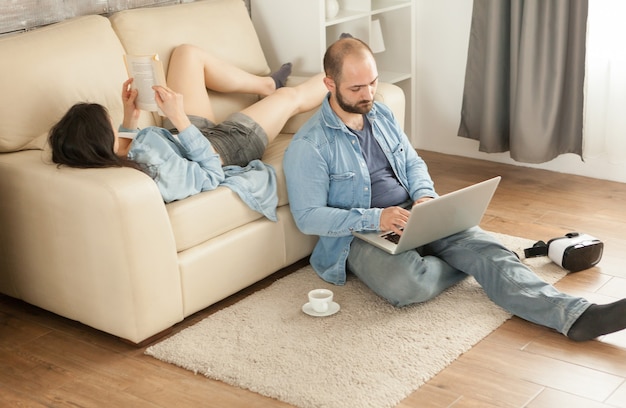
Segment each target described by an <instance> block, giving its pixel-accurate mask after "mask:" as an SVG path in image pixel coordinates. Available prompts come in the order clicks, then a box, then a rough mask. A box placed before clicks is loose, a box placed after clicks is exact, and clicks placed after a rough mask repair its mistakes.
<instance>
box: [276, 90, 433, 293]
mask: <svg viewBox="0 0 626 408" xmlns="http://www.w3.org/2000/svg"><path fill="white" fill-rule="evenodd" d="M367 118H368V120H369V121H370V123H371V124H372V132H373V135H374V138H375V139H376V141H377V142H378V143H379V144H380V146H381V148H382V150H383V152H384V153H385V156H386V157H387V160H389V163H390V164H391V167H392V169H393V171H394V173H395V175H396V177H397V178H398V181H399V182H400V183H401V184H402V185H403V186H404V187H405V188H406V190H407V191H408V193H409V195H410V196H411V199H413V200H417V199H418V198H421V197H424V196H430V197H436V196H437V194H436V192H435V190H434V185H433V181H432V179H431V178H430V175H429V173H428V168H427V166H426V163H425V162H424V161H423V160H422V158H420V157H419V156H418V155H417V153H416V151H415V149H414V148H413V147H412V146H411V143H410V142H409V140H408V138H407V137H406V135H405V134H404V132H403V131H402V129H401V128H400V127H399V125H398V123H397V121H396V120H395V118H394V117H393V113H392V112H391V110H390V109H389V108H388V107H386V106H385V105H383V104H380V103H378V102H375V103H374V106H373V108H372V110H371V111H370V112H369V113H368V114H367ZM283 166H284V171H285V177H286V180H287V192H288V194H289V205H290V208H291V212H292V214H293V216H294V219H295V222H296V225H297V226H298V228H299V229H300V230H301V231H302V232H303V233H305V234H310V235H318V236H319V240H318V242H317V244H316V246H315V248H314V249H313V253H312V255H311V258H310V262H311V265H312V266H313V269H315V271H316V272H317V273H318V275H320V277H321V278H322V279H324V280H326V281H327V282H331V283H334V284H337V285H343V284H344V283H345V282H346V260H347V258H348V252H349V251H350V244H351V242H352V239H353V235H352V232H353V231H370V230H379V229H380V215H381V213H382V209H381V208H370V204H371V181H370V174H369V172H368V168H367V164H366V163H365V159H364V158H363V155H362V153H361V147H360V145H359V142H358V139H357V137H356V136H355V135H353V134H352V133H351V132H350V131H349V130H348V128H347V127H346V125H345V124H344V123H343V122H342V121H341V119H339V117H338V116H337V115H336V114H335V113H334V112H333V110H332V109H331V107H330V104H329V102H328V98H326V99H325V100H324V102H323V103H322V106H321V108H320V109H319V110H318V111H317V112H316V113H315V114H314V115H313V116H312V117H311V118H310V119H309V120H308V121H307V123H305V124H304V125H303V126H302V127H301V128H300V130H299V131H298V132H297V133H296V134H295V135H294V137H293V140H292V141H291V143H290V144H289V147H288V148H287V151H286V153H285V156H284V159H283Z"/></svg>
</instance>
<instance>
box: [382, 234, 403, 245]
mask: <svg viewBox="0 0 626 408" xmlns="http://www.w3.org/2000/svg"><path fill="white" fill-rule="evenodd" d="M382 237H383V238H385V239H386V240H387V241H391V242H393V243H394V244H397V243H398V241H400V235H398V234H396V233H395V232H393V231H392V232H388V233H386V234H384V235H382Z"/></svg>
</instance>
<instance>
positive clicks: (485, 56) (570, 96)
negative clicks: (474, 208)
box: [458, 0, 588, 163]
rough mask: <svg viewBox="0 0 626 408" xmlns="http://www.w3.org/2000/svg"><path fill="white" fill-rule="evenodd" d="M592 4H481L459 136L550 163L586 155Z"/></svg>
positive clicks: (578, 0) (487, 0) (486, 0)
mask: <svg viewBox="0 0 626 408" xmlns="http://www.w3.org/2000/svg"><path fill="white" fill-rule="evenodd" d="M587 9H588V0H474V5H473V10H472V22H471V31H470V40H469V49H468V56H467V68H466V74H465V87H464V92H463V105H462V110H461V124H460V126H459V133H458V135H459V136H462V137H467V138H471V139H475V140H479V141H480V143H479V150H480V151H483V152H489V153H495V152H505V151H510V155H511V157H512V158H513V159H514V160H517V161H520V162H526V163H543V162H546V161H550V160H552V159H553V158H555V157H557V156H558V155H560V154H563V153H575V154H578V155H581V157H582V128H583V97H584V93H583V83H584V76H585V39H586V32H587Z"/></svg>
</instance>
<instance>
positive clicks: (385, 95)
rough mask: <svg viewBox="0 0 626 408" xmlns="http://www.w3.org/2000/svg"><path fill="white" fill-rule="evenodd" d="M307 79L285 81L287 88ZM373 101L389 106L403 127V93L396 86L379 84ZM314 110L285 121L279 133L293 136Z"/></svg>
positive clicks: (298, 77)
mask: <svg viewBox="0 0 626 408" xmlns="http://www.w3.org/2000/svg"><path fill="white" fill-rule="evenodd" d="M306 79H308V77H300V76H291V77H289V80H288V81H287V86H295V85H297V84H299V83H301V82H304V81H305V80H306ZM375 99H376V100H377V101H379V102H382V103H384V104H385V105H387V106H389V108H390V109H391V111H392V112H393V114H394V116H395V117H396V119H397V120H398V122H399V123H400V124H401V125H404V115H405V109H406V108H405V107H406V104H405V97H404V91H403V90H402V88H400V87H399V86H397V85H394V84H390V83H387V82H379V83H378V89H377V91H376V96H375ZM316 110H317V108H316V109H313V110H310V111H308V112H303V113H300V114H298V115H295V116H294V117H292V118H291V119H289V120H288V121H287V123H286V124H285V126H284V127H283V130H282V131H281V133H287V134H295V133H296V132H297V131H298V129H300V127H302V125H304V123H305V122H306V121H307V120H309V118H310V117H311V116H312V115H313V113H315V111H316Z"/></svg>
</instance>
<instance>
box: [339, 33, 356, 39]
mask: <svg viewBox="0 0 626 408" xmlns="http://www.w3.org/2000/svg"><path fill="white" fill-rule="evenodd" d="M343 38H354V37H353V36H352V34H350V33H341V35H340V36H339V39H343Z"/></svg>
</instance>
